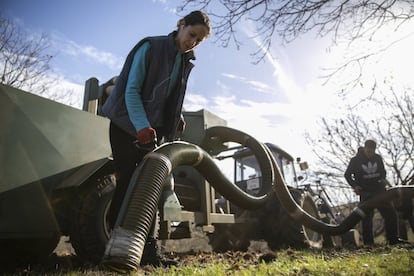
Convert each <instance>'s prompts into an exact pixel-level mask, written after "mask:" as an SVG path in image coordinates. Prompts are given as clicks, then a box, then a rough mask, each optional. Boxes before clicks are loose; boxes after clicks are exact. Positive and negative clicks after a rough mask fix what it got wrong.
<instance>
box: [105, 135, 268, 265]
mask: <svg viewBox="0 0 414 276" xmlns="http://www.w3.org/2000/svg"><path fill="white" fill-rule="evenodd" d="M229 141H232V142H237V143H239V144H241V145H243V146H246V147H248V148H250V149H251V150H252V151H253V152H254V154H255V156H256V158H257V160H258V162H259V165H260V168H261V171H262V179H263V186H264V187H268V190H267V193H266V194H264V195H259V196H252V195H249V194H247V193H246V192H244V191H243V190H241V189H240V188H239V187H237V186H236V185H235V184H233V183H232V182H230V181H229V180H228V179H227V178H226V177H225V176H224V175H223V174H222V173H221V171H220V169H219V168H218V167H217V165H216V164H215V162H214V160H213V159H212V158H211V156H210V155H209V154H208V153H207V152H206V151H204V150H203V149H201V148H200V147H198V146H196V145H193V144H189V143H186V142H172V143H166V144H163V145H161V146H160V147H158V148H157V149H155V150H154V151H153V152H151V153H149V154H147V155H146V156H145V158H144V160H143V161H142V162H141V165H140V166H139V167H138V168H137V169H136V170H135V172H134V174H133V176H132V178H131V182H130V184H129V187H128V191H127V194H126V196H125V200H124V202H123V205H122V207H121V210H120V213H119V215H118V218H117V221H116V223H115V226H114V229H113V231H112V233H111V238H110V240H109V242H108V243H107V246H106V249H105V254H104V257H103V260H102V264H103V265H104V266H106V267H107V268H109V269H111V270H115V271H118V272H128V271H132V270H136V269H137V268H138V266H139V264H140V260H141V256H142V253H143V250H144V245H145V241H146V238H147V235H148V233H149V230H150V226H151V223H152V220H153V218H154V216H155V213H156V210H157V206H158V202H159V200H160V198H161V192H162V188H163V185H164V182H165V181H166V179H167V178H168V176H169V175H170V174H171V172H172V170H173V169H174V168H176V167H178V166H181V165H191V166H193V167H194V168H196V169H197V170H198V171H199V172H200V173H201V174H202V175H203V176H204V177H205V178H206V179H207V180H208V181H209V183H210V184H211V185H212V186H214V188H215V189H216V190H217V191H218V192H219V193H220V194H221V195H223V196H224V197H226V198H227V199H229V200H231V201H232V202H233V203H235V204H237V205H239V206H241V207H243V208H246V209H255V208H260V207H262V206H264V204H266V202H267V201H268V199H269V198H271V196H272V194H273V190H272V188H271V187H272V183H273V181H274V177H273V168H272V166H271V164H272V163H271V162H270V159H269V156H268V152H267V151H266V147H265V146H264V145H263V144H262V143H259V142H258V141H256V140H255V139H254V138H252V137H251V136H249V135H247V134H245V133H243V132H240V131H237V130H234V129H231V128H227V127H213V128H210V129H207V131H206V138H205V143H203V145H204V146H205V147H206V149H207V150H210V149H211V148H210V149H209V145H211V143H217V142H219V143H224V142H229Z"/></svg>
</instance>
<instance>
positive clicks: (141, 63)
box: [125, 42, 182, 132]
mask: <svg viewBox="0 0 414 276" xmlns="http://www.w3.org/2000/svg"><path fill="white" fill-rule="evenodd" d="M149 49H150V43H149V42H146V43H144V44H142V45H141V47H140V48H139V49H138V50H137V51H136V53H135V55H134V59H133V61H132V65H131V69H130V71H129V74H128V81H127V84H126V87H125V104H126V107H127V110H128V114H129V119H130V120H131V122H132V124H133V125H134V127H135V130H136V131H137V132H138V131H139V130H140V129H143V128H146V127H154V128H156V127H161V126H162V125H163V122H162V121H160V122H156V123H155V124H156V125H153V126H151V125H150V123H149V121H148V119H147V115H146V113H145V109H144V105H143V103H142V98H141V89H142V86H143V84H144V81H145V78H146V69H145V68H146V55H147V53H148V51H149ZM181 63H182V53H180V52H179V51H178V52H177V55H176V58H175V61H174V66H173V70H172V72H171V76H170V78H171V80H170V85H169V88H168V95H169V94H170V93H171V90H172V88H173V87H174V86H175V84H176V82H177V77H178V75H179V74H178V72H179V70H180V67H181ZM165 100H167V99H165Z"/></svg>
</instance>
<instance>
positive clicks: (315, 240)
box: [265, 189, 323, 250]
mask: <svg viewBox="0 0 414 276" xmlns="http://www.w3.org/2000/svg"><path fill="white" fill-rule="evenodd" d="M290 192H291V194H292V197H293V198H294V199H295V201H296V202H297V203H298V204H299V205H300V206H301V207H302V209H304V210H305V211H306V212H307V213H309V214H310V215H312V216H314V217H316V218H319V213H318V208H317V205H316V203H315V201H314V199H313V197H312V196H311V195H310V194H309V193H308V192H304V191H301V190H297V189H291V190H290ZM274 205H275V206H279V208H274V211H276V212H274V213H273V214H274V215H272V216H271V219H270V220H267V221H266V224H267V225H266V226H265V240H266V242H267V244H268V246H269V248H270V249H272V250H277V249H281V248H287V247H292V248H322V245H323V236H322V234H319V233H317V232H315V231H313V230H311V229H309V228H306V227H304V226H303V225H301V224H300V223H299V222H297V221H295V220H294V219H293V218H291V217H290V216H289V214H288V213H287V212H286V210H285V209H284V208H283V207H282V206H280V203H279V204H274Z"/></svg>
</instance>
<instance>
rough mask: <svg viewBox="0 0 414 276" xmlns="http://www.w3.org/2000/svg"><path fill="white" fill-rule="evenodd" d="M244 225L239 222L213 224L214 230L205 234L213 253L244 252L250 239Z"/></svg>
mask: <svg viewBox="0 0 414 276" xmlns="http://www.w3.org/2000/svg"><path fill="white" fill-rule="evenodd" d="M244 230H246V229H245V227H244V225H242V224H240V223H236V224H228V223H223V224H222V223H220V224H215V225H214V232H213V233H209V234H207V236H208V239H209V244H210V246H211V249H212V251H213V252H215V253H224V252H226V251H243V252H246V251H247V250H248V249H249V246H250V240H249V239H248V237H247V235H246V234H247V233H246V232H244Z"/></svg>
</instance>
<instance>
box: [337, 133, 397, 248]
mask: <svg viewBox="0 0 414 276" xmlns="http://www.w3.org/2000/svg"><path fill="white" fill-rule="evenodd" d="M376 146H377V143H376V142H375V141H374V140H366V141H365V144H364V147H361V148H359V149H358V153H357V155H356V156H354V157H353V158H352V159H351V160H350V162H349V164H348V167H347V169H346V171H345V174H344V176H345V179H346V181H347V182H348V184H349V185H351V187H352V188H353V189H354V191H355V193H356V194H357V195H359V197H360V202H364V201H366V200H368V199H369V198H371V197H373V196H375V195H377V194H379V193H381V192H384V191H386V183H387V181H386V179H385V177H386V171H385V168H384V162H383V160H382V157H381V156H380V155H379V154H376V153H375V150H376ZM377 209H378V211H379V212H380V214H381V216H382V217H383V219H384V221H385V231H386V238H387V241H388V243H389V244H396V243H398V242H399V239H398V221H397V213H396V211H395V208H394V205H393V203H392V202H383V203H381V206H378V207H377ZM373 215H374V210H371V211H369V212H367V214H366V216H365V217H364V218H363V219H362V238H363V242H364V244H365V245H373V244H374V235H373V224H372V221H373Z"/></svg>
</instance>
